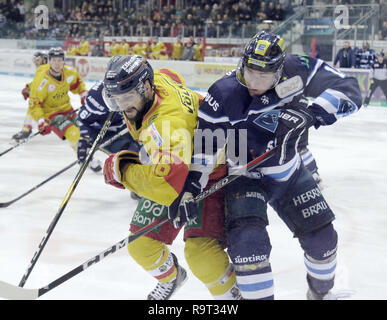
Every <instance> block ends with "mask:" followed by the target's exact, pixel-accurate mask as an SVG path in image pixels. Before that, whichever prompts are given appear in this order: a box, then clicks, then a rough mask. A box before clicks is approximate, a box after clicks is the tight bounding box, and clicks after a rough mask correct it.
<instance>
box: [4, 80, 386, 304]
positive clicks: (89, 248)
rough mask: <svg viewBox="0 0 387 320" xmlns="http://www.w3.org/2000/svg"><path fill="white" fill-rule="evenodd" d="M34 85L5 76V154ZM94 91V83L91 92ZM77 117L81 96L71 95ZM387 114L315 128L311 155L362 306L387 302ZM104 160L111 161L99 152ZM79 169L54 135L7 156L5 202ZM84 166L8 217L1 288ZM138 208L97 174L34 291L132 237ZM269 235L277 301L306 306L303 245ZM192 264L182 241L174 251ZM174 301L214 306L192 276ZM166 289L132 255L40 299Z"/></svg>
mask: <svg viewBox="0 0 387 320" xmlns="http://www.w3.org/2000/svg"><path fill="white" fill-rule="evenodd" d="M30 80H31V79H29V78H22V77H11V76H5V75H1V76H0V152H1V151H3V150H5V149H7V148H9V147H10V144H9V142H10V141H11V136H12V135H13V134H14V133H16V132H18V131H19V130H20V129H21V126H22V122H23V119H24V115H25V111H26V108H27V103H26V101H24V99H23V97H22V95H21V93H20V91H21V90H22V88H23V87H24V85H25V83H27V82H29V81H30ZM87 85H88V87H91V85H92V83H87ZM71 99H72V102H73V106H74V108H77V107H78V106H79V97H78V96H73V95H72V96H71ZM386 143H387V109H386V108H380V107H368V108H367V109H362V110H360V112H359V113H357V114H356V115H354V116H352V117H348V118H345V119H342V120H341V121H340V122H339V123H336V124H335V125H333V126H331V127H324V128H320V129H319V130H318V131H316V130H314V129H312V130H311V133H310V150H311V151H312V152H313V154H314V156H315V158H316V159H317V163H318V166H319V168H320V170H319V171H320V175H321V177H322V179H323V186H324V190H323V194H324V196H325V197H326V199H327V201H328V203H329V205H330V206H331V208H332V209H333V210H334V212H335V214H336V220H335V222H334V225H335V227H336V229H337V231H338V234H339V250H338V267H337V276H336V285H335V289H337V290H340V289H349V290H354V291H355V294H354V295H353V296H352V299H387V275H386V271H387V231H386V230H387V209H386V201H387V179H386V178H387V174H386V173H387V169H386V167H387V144H386ZM97 156H98V158H99V159H101V160H104V159H105V157H106V155H104V154H103V153H100V152H97ZM74 160H75V154H74V152H73V151H72V149H71V148H70V147H69V145H68V144H67V143H66V142H65V141H61V140H59V139H58V138H57V137H56V136H55V135H54V134H50V135H48V136H44V137H43V136H37V137H35V138H34V139H33V140H31V141H30V142H28V143H27V144H25V145H23V146H20V147H19V148H16V149H14V150H12V151H11V152H9V153H8V154H6V155H4V156H2V157H0V202H6V201H9V200H12V199H14V198H15V197H17V196H18V195H20V194H22V193H24V192H25V191H27V190H29V189H30V188H32V187H33V186H35V185H37V184H39V183H40V182H41V181H43V180H44V179H46V178H47V177H49V176H51V175H52V174H54V173H56V172H57V171H59V170H60V169H62V168H64V167H65V166H67V165H68V164H70V163H71V162H72V161H74ZM78 169H79V166H75V167H73V168H71V169H70V170H68V171H67V172H65V173H63V174H62V175H61V176H59V177H57V178H55V179H54V180H52V181H50V182H48V183H47V184H46V185H44V186H42V187H41V188H39V189H37V190H35V191H34V192H33V193H31V194H30V195H28V196H26V197H25V198H23V199H21V200H19V201H18V202H16V203H14V204H12V205H11V206H9V207H8V208H2V209H0V280H3V281H6V282H8V283H12V284H14V285H17V284H18V283H19V281H20V280H21V278H22V276H23V274H24V272H25V271H26V269H27V266H28V265H29V263H30V261H31V259H32V257H33V255H34V253H35V252H36V250H37V249H38V245H39V243H40V242H41V240H42V238H43V237H44V235H45V233H46V230H47V229H48V227H49V224H50V223H51V221H52V219H53V217H54V216H55V214H56V213H57V212H58V209H59V207H60V205H61V203H62V201H63V199H64V197H65V195H66V192H67V191H68V190H69V187H70V185H71V183H72V182H73V180H74V178H75V175H76V173H77V171H78ZM135 207H136V201H134V200H132V199H131V198H130V196H129V192H128V191H123V190H118V189H116V188H113V187H111V186H108V185H106V184H105V183H104V181H103V176H102V174H95V173H94V172H92V171H90V170H87V171H86V172H85V174H84V176H83V178H82V180H81V182H80V183H79V185H78V187H77V188H76V190H75V192H74V194H73V195H72V198H71V200H70V201H69V203H68V206H67V208H66V209H65V211H64V213H63V215H62V217H61V219H60V220H59V222H58V224H57V226H56V228H55V230H54V232H53V234H52V235H51V238H50V239H49V241H48V243H47V245H46V247H45V249H44V250H43V252H42V255H41V257H40V258H39V260H38V262H37V264H36V266H35V268H34V269H33V271H32V273H31V275H30V277H29V279H28V280H27V283H26V284H25V288H31V289H36V288H40V287H43V286H45V285H47V284H48V283H50V282H51V281H53V280H55V279H57V278H59V277H60V276H62V275H63V274H65V273H67V272H68V271H70V270H71V269H73V268H74V267H77V266H78V265H80V264H82V263H83V262H85V261H86V260H88V259H90V258H92V257H93V256H95V255H97V254H98V253H100V252H102V251H104V250H105V249H107V248H109V247H110V246H112V245H113V244H115V243H116V242H118V241H120V240H122V239H124V238H125V237H126V236H127V235H128V228H129V221H130V219H131V216H132V214H133V211H134V209H135ZM269 219H270V225H269V227H268V230H269V233H270V236H271V242H272V246H273V249H272V254H271V263H272V268H273V273H274V283H275V296H276V298H277V299H305V293H306V290H307V284H306V281H305V266H304V264H303V253H302V251H301V249H300V247H299V245H298V241H297V239H294V238H293V237H292V234H291V233H290V232H289V231H288V230H287V228H286V226H285V225H284V223H283V222H282V221H281V220H280V219H279V218H278V217H277V216H276V214H275V213H274V211H272V210H271V209H270V210H269ZM171 249H172V251H173V252H174V253H175V254H176V255H177V257H178V258H179V261H180V263H181V264H182V265H183V266H184V267H186V268H187V270H188V266H187V264H186V262H185V259H184V242H183V240H182V234H180V235H179V237H178V238H177V239H176V241H175V242H174V244H173V245H172V246H171ZM188 275H189V279H188V281H187V283H186V284H185V286H184V287H182V288H181V289H180V291H179V292H178V293H177V294H176V295H175V296H174V299H182V300H185V299H190V300H191V299H192V300H195V299H211V298H212V297H211V295H210V294H209V293H208V291H207V289H206V288H205V286H204V285H203V284H202V283H201V282H200V281H199V280H198V279H196V278H195V276H194V275H193V274H192V273H191V272H190V271H189V270H188ZM155 284H156V282H155V280H154V279H153V278H151V277H150V276H149V275H148V274H147V273H145V272H144V271H143V270H142V269H141V268H140V267H139V266H138V265H137V264H136V263H135V262H134V261H133V260H132V258H131V257H130V256H129V254H128V253H127V251H126V249H125V248H123V249H121V250H120V251H118V252H117V253H115V254H113V255H111V256H109V257H107V258H106V259H104V260H103V261H102V262H100V263H98V264H96V265H94V266H92V267H90V268H89V269H87V270H85V271H84V272H82V273H81V274H79V275H77V276H75V277H74V278H72V279H71V280H69V281H67V282H65V283H64V284H62V285H60V286H58V287H57V288H55V289H53V290H52V291H50V292H48V293H47V294H45V295H43V296H42V297H40V299H145V298H146V296H147V294H148V293H149V292H150V291H151V290H152V289H153V287H154V286H155Z"/></svg>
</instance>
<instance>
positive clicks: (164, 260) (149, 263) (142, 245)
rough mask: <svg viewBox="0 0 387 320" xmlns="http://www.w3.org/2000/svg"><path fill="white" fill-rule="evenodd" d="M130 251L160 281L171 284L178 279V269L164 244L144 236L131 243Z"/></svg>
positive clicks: (129, 245)
mask: <svg viewBox="0 0 387 320" xmlns="http://www.w3.org/2000/svg"><path fill="white" fill-rule="evenodd" d="M128 251H129V254H130V255H131V256H132V258H133V259H134V260H135V261H136V262H137V263H138V264H139V265H140V266H142V267H143V268H144V269H145V270H146V271H147V272H148V273H149V274H150V275H151V276H152V277H154V278H156V279H157V280H158V281H160V282H169V281H172V280H174V279H175V278H176V275H177V269H176V266H175V263H174V261H173V257H172V254H171V253H170V251H169V249H168V247H167V246H166V245H165V244H164V243H162V242H160V241H158V240H154V239H151V238H149V237H146V236H144V237H141V238H138V239H137V240H136V241H133V242H132V243H129V244H128Z"/></svg>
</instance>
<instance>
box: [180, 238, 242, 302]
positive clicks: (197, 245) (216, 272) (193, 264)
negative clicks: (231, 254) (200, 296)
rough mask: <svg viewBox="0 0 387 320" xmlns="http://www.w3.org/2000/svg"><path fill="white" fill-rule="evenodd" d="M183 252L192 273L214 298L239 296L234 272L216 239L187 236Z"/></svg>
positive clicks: (229, 298)
mask: <svg viewBox="0 0 387 320" xmlns="http://www.w3.org/2000/svg"><path fill="white" fill-rule="evenodd" d="M184 253H185V258H186V260H187V263H188V265H189V267H190V269H191V271H192V273H193V274H194V275H195V276H196V277H197V278H198V279H199V280H200V281H202V282H203V283H204V284H205V285H206V286H207V288H208V290H209V291H210V293H211V294H212V295H213V297H214V298H215V299H221V300H235V299H238V298H239V297H240V294H239V290H238V288H237V287H236V278H235V272H234V271H233V269H232V265H230V262H229V258H228V256H227V253H226V252H225V251H224V250H223V248H222V247H221V246H220V245H219V242H218V241H217V240H216V239H212V238H207V237H199V238H188V239H187V240H186V244H185V248H184Z"/></svg>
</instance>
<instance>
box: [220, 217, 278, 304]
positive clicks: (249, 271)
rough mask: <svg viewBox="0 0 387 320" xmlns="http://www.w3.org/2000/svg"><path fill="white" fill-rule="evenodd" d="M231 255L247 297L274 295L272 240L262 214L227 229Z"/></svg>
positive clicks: (238, 280)
mask: <svg viewBox="0 0 387 320" xmlns="http://www.w3.org/2000/svg"><path fill="white" fill-rule="evenodd" d="M228 239H229V242H230V246H229V250H228V252H229V255H230V258H231V260H232V262H233V264H234V269H235V273H236V278H237V284H238V288H239V290H240V292H241V295H242V297H243V298H244V299H262V300H263V299H265V300H267V299H274V282H273V274H272V272H271V266H270V262H269V256H270V251H271V244H270V240H269V236H268V234H267V231H266V223H265V222H264V221H263V220H261V219H259V218H256V219H254V218H248V219H241V220H239V221H238V223H237V224H234V226H232V227H231V228H230V229H229V230H228Z"/></svg>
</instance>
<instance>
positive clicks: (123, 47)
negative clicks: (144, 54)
mask: <svg viewBox="0 0 387 320" xmlns="http://www.w3.org/2000/svg"><path fill="white" fill-rule="evenodd" d="M129 51H130V45H129V43H127V42H122V43H121V45H120V54H121V55H123V56H126V55H128V54H129Z"/></svg>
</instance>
